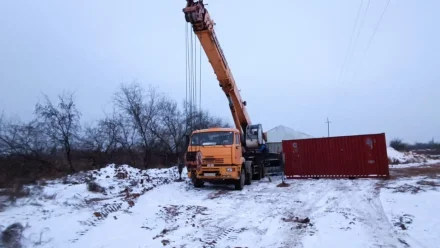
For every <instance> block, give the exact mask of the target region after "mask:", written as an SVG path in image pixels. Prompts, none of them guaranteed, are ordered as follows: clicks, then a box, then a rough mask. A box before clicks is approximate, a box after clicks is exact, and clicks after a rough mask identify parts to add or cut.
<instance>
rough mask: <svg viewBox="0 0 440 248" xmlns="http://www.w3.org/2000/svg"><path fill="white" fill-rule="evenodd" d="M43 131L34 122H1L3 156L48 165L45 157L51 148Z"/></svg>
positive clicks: (0, 135)
mask: <svg viewBox="0 0 440 248" xmlns="http://www.w3.org/2000/svg"><path fill="white" fill-rule="evenodd" d="M43 131H44V127H43V126H42V125H41V124H40V123H39V122H37V121H35V120H34V121H31V122H29V123H18V122H15V123H14V122H12V121H11V122H8V123H6V122H3V123H2V128H1V131H0V144H1V147H2V148H3V149H2V150H3V155H6V154H7V155H9V156H19V157H22V158H25V159H26V160H30V161H38V162H40V163H42V164H50V163H49V161H48V160H47V159H45V157H46V156H47V154H49V153H50V150H51V148H53V147H52V146H51V142H50V140H49V137H48V136H47V135H46V134H45V133H44V132H43Z"/></svg>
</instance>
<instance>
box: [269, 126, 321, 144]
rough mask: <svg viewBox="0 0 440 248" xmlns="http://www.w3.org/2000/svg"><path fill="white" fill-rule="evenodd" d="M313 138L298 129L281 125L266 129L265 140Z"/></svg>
mask: <svg viewBox="0 0 440 248" xmlns="http://www.w3.org/2000/svg"><path fill="white" fill-rule="evenodd" d="M307 138H313V137H312V136H311V135H308V134H305V133H302V132H300V131H296V130H294V129H292V128H290V127H286V126H283V125H280V126H277V127H275V128H272V129H270V130H269V131H267V142H268V143H273V142H281V141H283V140H292V139H307Z"/></svg>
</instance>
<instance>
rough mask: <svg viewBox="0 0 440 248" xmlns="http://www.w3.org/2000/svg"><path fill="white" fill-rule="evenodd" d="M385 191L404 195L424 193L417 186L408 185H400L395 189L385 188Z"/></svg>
mask: <svg viewBox="0 0 440 248" xmlns="http://www.w3.org/2000/svg"><path fill="white" fill-rule="evenodd" d="M385 188H386V189H392V190H393V193H406V192H409V193H411V194H417V193H419V192H420V191H422V192H423V191H425V190H423V189H422V188H420V187H418V186H414V185H410V184H407V183H405V184H404V185H400V186H397V187H390V186H386V187H385Z"/></svg>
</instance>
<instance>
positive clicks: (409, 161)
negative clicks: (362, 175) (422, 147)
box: [387, 147, 440, 168]
mask: <svg viewBox="0 0 440 248" xmlns="http://www.w3.org/2000/svg"><path fill="white" fill-rule="evenodd" d="M387 154H388V159H389V160H390V168H405V167H413V166H420V165H430V164H436V163H440V160H439V159H431V158H428V157H427V156H426V155H421V154H416V153H413V152H399V151H396V150H395V149H394V148H392V147H387Z"/></svg>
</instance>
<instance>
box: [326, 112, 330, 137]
mask: <svg viewBox="0 0 440 248" xmlns="http://www.w3.org/2000/svg"><path fill="white" fill-rule="evenodd" d="M325 123H327V135H328V137H330V123H331V122H330V121H329V120H328V117H327V121H326V122H325Z"/></svg>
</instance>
